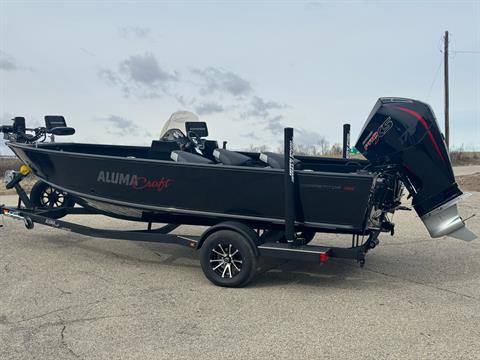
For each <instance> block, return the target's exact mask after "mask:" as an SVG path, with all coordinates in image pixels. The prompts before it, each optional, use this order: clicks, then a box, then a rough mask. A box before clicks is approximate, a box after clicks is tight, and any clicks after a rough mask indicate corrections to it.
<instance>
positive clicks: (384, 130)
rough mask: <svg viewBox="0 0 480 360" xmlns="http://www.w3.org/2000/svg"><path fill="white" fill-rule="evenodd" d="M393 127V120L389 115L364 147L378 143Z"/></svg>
mask: <svg viewBox="0 0 480 360" xmlns="http://www.w3.org/2000/svg"><path fill="white" fill-rule="evenodd" d="M392 127H393V121H392V118H391V117H390V116H389V117H387V118H386V119H385V121H384V122H383V123H382V125H380V126H379V127H378V129H377V131H375V132H374V133H373V134H372V135H371V136H370V137H369V138H368V140H367V141H365V142H364V145H363V148H364V149H365V150H367V149H368V148H369V147H370V145H374V144H376V143H378V141H379V140H380V138H382V137H383V136H385V134H386V133H387V132H388V131H389V130H390V129H391V128H392Z"/></svg>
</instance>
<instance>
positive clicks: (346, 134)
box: [342, 124, 350, 159]
mask: <svg viewBox="0 0 480 360" xmlns="http://www.w3.org/2000/svg"><path fill="white" fill-rule="evenodd" d="M349 150H350V124H343V147H342V157H343V158H344V159H348V151H349Z"/></svg>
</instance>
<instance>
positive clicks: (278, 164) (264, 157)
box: [259, 152, 300, 169]
mask: <svg viewBox="0 0 480 360" xmlns="http://www.w3.org/2000/svg"><path fill="white" fill-rule="evenodd" d="M259 159H260V160H261V161H263V162H264V163H265V164H267V165H269V166H270V167H272V168H274V169H284V168H285V158H284V156H283V154H277V153H272V152H262V153H261V154H260V156H259ZM293 163H294V164H295V167H298V165H299V164H300V160H297V159H295V160H294V161H293Z"/></svg>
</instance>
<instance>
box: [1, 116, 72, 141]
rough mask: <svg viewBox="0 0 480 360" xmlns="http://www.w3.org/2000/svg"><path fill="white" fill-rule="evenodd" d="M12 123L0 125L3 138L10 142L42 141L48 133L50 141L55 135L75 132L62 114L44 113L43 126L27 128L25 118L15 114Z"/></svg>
mask: <svg viewBox="0 0 480 360" xmlns="http://www.w3.org/2000/svg"><path fill="white" fill-rule="evenodd" d="M12 121H13V124H12V125H2V126H0V132H2V133H3V138H4V139H6V140H9V141H12V142H21V143H26V144H31V143H35V142H43V141H45V140H46V138H47V134H48V135H50V139H51V141H54V140H55V135H58V136H65V135H73V134H75V129H74V128H71V127H68V126H67V123H66V121H65V118H64V117H63V116H59V115H46V116H45V127H37V128H33V129H30V128H27V127H26V125H25V118H24V117H20V116H17V117H15V118H13V119H12Z"/></svg>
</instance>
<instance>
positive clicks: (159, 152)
mask: <svg viewBox="0 0 480 360" xmlns="http://www.w3.org/2000/svg"><path fill="white" fill-rule="evenodd" d="M174 150H180V146H179V145H178V144H177V142H176V141H162V140H153V141H152V146H150V149H149V150H148V157H149V158H150V159H156V160H168V159H170V154H171V153H172V151H174Z"/></svg>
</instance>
